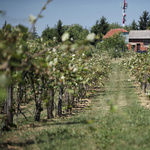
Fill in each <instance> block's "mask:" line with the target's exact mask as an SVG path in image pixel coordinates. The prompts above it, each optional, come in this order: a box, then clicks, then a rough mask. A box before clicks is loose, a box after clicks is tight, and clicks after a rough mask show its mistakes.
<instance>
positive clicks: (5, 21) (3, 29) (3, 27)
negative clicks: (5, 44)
mask: <svg viewBox="0 0 150 150" xmlns="http://www.w3.org/2000/svg"><path fill="white" fill-rule="evenodd" d="M6 25H7V21H6V20H5V23H4V25H3V27H2V29H3V30H4V29H5V27H6Z"/></svg>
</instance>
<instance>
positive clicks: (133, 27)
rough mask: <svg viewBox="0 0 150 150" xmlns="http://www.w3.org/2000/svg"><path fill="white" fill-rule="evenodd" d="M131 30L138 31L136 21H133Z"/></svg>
mask: <svg viewBox="0 0 150 150" xmlns="http://www.w3.org/2000/svg"><path fill="white" fill-rule="evenodd" d="M131 30H138V25H137V23H136V22H135V20H133V21H132V23H131Z"/></svg>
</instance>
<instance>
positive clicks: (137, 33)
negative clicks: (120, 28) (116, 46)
mask: <svg viewBox="0 0 150 150" xmlns="http://www.w3.org/2000/svg"><path fill="white" fill-rule="evenodd" d="M128 38H129V39H150V30H131V31H130V33H129V36H128Z"/></svg>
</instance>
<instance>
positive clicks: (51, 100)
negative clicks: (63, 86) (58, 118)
mask: <svg viewBox="0 0 150 150" xmlns="http://www.w3.org/2000/svg"><path fill="white" fill-rule="evenodd" d="M49 96H50V98H49V102H48V106H47V118H48V119H50V118H53V117H54V116H53V110H54V89H53V88H52V89H50V90H49Z"/></svg>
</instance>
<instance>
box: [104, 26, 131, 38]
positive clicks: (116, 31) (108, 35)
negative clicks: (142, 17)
mask: <svg viewBox="0 0 150 150" xmlns="http://www.w3.org/2000/svg"><path fill="white" fill-rule="evenodd" d="M119 31H120V32H127V33H128V31H127V30H125V29H122V28H120V29H111V30H110V31H109V32H108V33H107V34H106V35H105V36H104V37H103V38H104V39H105V38H108V37H110V36H111V37H112V36H113V35H114V34H115V33H117V34H118V33H119Z"/></svg>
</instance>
